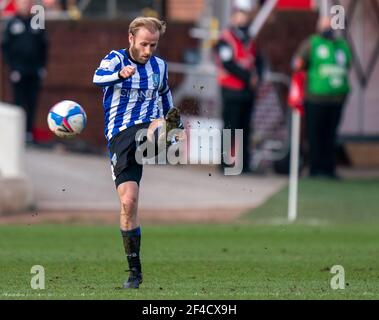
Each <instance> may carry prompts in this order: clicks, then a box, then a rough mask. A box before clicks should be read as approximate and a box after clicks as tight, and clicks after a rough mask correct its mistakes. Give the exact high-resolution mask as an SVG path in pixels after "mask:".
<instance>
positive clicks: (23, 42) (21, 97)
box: [1, 0, 48, 143]
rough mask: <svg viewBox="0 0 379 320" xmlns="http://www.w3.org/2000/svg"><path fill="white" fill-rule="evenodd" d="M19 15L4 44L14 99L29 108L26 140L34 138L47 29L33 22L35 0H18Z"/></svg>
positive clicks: (17, 11) (13, 20)
mask: <svg viewBox="0 0 379 320" xmlns="http://www.w3.org/2000/svg"><path fill="white" fill-rule="evenodd" d="M15 4H16V15H15V16H14V17H13V18H11V19H10V20H9V21H8V23H7V25H6V27H5V30H4V31H3V35H2V41H1V48H2V52H3V56H4V60H5V63H6V64H7V65H8V67H9V71H10V74H9V78H10V81H11V86H12V89H13V103H14V104H15V105H18V106H21V107H22V108H23V109H24V110H25V112H26V130H27V133H26V141H27V142H28V143H32V142H33V127H34V121H35V115H36V111H37V110H36V108H37V100H38V95H39V92H40V88H41V81H42V78H43V77H44V76H45V74H46V62H47V47H48V45H47V40H46V35H45V30H43V29H33V28H32V26H31V19H32V15H31V7H32V6H33V4H34V3H33V1H31V0H17V1H16V2H15Z"/></svg>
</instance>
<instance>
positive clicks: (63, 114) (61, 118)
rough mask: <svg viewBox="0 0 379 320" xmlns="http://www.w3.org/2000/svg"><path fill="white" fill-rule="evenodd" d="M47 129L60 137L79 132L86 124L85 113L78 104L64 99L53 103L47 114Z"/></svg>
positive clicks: (71, 135)
mask: <svg viewBox="0 0 379 320" xmlns="http://www.w3.org/2000/svg"><path fill="white" fill-rule="evenodd" d="M47 123H48V126H49V129H50V130H51V131H52V132H54V134H55V135H57V136H58V137H60V138H72V137H74V136H76V135H78V134H80V133H81V132H82V131H83V130H84V128H85V127H86V124H87V115H86V113H85V111H84V109H83V108H82V106H81V105H80V104H78V103H77V102H75V101H71V100H64V101H61V102H59V103H57V104H55V105H54V106H53V107H52V108H51V109H50V111H49V114H48V116H47Z"/></svg>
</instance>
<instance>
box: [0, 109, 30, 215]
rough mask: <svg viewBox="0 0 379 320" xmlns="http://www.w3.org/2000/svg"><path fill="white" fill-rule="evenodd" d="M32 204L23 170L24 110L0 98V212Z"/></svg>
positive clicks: (8, 211) (15, 209)
mask: <svg viewBox="0 0 379 320" xmlns="http://www.w3.org/2000/svg"><path fill="white" fill-rule="evenodd" d="M32 206H33V195H32V189H31V185H30V182H29V181H28V178H27V175H26V171H25V112H24V111H23V110H22V109H21V108H19V107H17V106H13V105H9V104H6V103H2V102H0V214H1V213H13V212H20V211H24V210H27V209H29V208H31V207H32Z"/></svg>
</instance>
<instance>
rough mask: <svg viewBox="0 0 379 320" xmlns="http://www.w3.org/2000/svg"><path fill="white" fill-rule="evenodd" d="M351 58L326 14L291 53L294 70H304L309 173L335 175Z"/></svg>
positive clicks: (348, 49)
mask: <svg viewBox="0 0 379 320" xmlns="http://www.w3.org/2000/svg"><path fill="white" fill-rule="evenodd" d="M351 62H352V55H351V51H350V48H349V45H348V43H347V41H346V40H344V39H343V38H342V37H339V36H337V35H336V32H335V31H334V30H333V28H332V26H331V19H330V18H329V17H327V16H323V17H321V18H320V19H319V22H318V33H317V34H314V35H312V36H310V37H309V38H307V39H306V40H305V41H304V42H303V43H302V44H301V45H300V47H299V48H298V50H297V52H296V54H295V57H294V60H293V64H294V71H295V72H299V71H301V70H303V71H305V72H306V85H305V93H304V100H305V101H304V107H305V120H306V132H307V137H308V146H309V167H310V170H309V171H310V172H309V174H310V176H312V177H316V176H325V177H329V178H338V177H337V174H336V160H335V158H336V156H335V149H336V148H335V147H336V138H337V128H338V125H339V123H340V120H341V114H342V109H343V106H344V103H345V101H346V97H347V95H348V94H349V91H350V86H349V68H350V65H351Z"/></svg>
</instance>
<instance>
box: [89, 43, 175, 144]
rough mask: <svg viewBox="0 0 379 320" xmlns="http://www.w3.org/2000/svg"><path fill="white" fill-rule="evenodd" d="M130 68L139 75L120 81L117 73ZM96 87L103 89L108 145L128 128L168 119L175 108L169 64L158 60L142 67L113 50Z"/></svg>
mask: <svg viewBox="0 0 379 320" xmlns="http://www.w3.org/2000/svg"><path fill="white" fill-rule="evenodd" d="M127 65H131V66H133V67H135V68H136V72H135V74H134V75H133V76H132V77H130V78H129V79H120V78H119V76H118V72H119V71H120V70H121V69H122V68H124V67H125V66H127ZM93 83H94V84H96V85H98V86H101V87H103V92H104V98H103V107H104V120H105V136H106V138H107V139H108V141H109V140H110V139H111V138H112V137H114V136H115V135H116V134H117V133H119V132H120V131H123V130H125V129H126V128H129V127H131V126H133V125H136V124H140V123H147V122H150V121H152V120H154V119H157V118H159V117H161V116H162V115H163V116H165V115H166V114H167V112H168V110H169V109H170V108H172V107H173V101H172V96H171V91H170V88H169V85H168V71H167V63H166V62H165V61H164V60H162V59H160V58H158V57H155V56H152V57H151V58H150V59H149V61H148V62H147V63H146V64H140V63H136V62H134V61H132V60H131V59H130V56H129V53H128V51H127V50H125V49H122V50H117V51H116V50H112V51H111V52H110V53H109V54H108V55H107V56H106V57H105V58H104V59H103V60H102V61H101V64H100V66H99V67H98V68H97V69H96V71H95V74H94V77H93Z"/></svg>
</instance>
